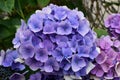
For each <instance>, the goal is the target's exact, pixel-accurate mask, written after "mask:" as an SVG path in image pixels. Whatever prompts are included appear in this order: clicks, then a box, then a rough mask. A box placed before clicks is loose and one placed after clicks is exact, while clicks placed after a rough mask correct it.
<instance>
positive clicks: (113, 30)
mask: <svg viewBox="0 0 120 80" xmlns="http://www.w3.org/2000/svg"><path fill="white" fill-rule="evenodd" d="M105 27H106V28H108V32H109V33H110V35H111V36H113V37H117V38H119V34H120V14H119V13H118V14H111V15H109V16H108V17H107V18H106V19H105Z"/></svg>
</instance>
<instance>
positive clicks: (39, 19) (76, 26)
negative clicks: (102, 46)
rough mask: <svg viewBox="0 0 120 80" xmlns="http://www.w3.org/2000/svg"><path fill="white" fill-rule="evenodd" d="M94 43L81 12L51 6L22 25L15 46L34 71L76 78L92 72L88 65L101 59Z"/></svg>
mask: <svg viewBox="0 0 120 80" xmlns="http://www.w3.org/2000/svg"><path fill="white" fill-rule="evenodd" d="M95 40H96V35H95V33H94V32H93V31H92V30H91V28H90V25H89V22H88V20H87V19H86V18H85V17H84V14H83V13H82V12H81V11H78V10H77V9H73V10H70V9H69V8H67V7H66V6H57V5H53V4H50V5H49V6H47V7H45V8H43V9H42V10H37V11H36V12H35V13H34V14H32V15H31V17H30V18H29V19H28V22H27V24H26V23H25V22H24V21H22V24H21V27H20V28H19V29H18V31H17V33H16V35H15V38H14V40H13V44H14V47H15V48H16V49H17V50H18V51H19V54H20V55H21V57H22V58H23V59H24V60H25V64H26V65H27V66H29V67H30V69H32V70H33V71H35V70H39V69H40V70H41V71H43V72H47V73H52V72H59V71H61V72H62V73H63V74H65V75H74V76H76V75H79V74H82V75H83V74H88V73H89V72H90V69H88V65H87V64H88V63H89V62H91V64H93V63H92V62H93V60H94V59H95V58H96V57H97V55H98V50H97V47H96V44H95ZM88 60H89V62H88ZM76 61H77V62H76ZM92 68H93V67H92ZM82 71H84V72H83V73H82ZM82 75H80V76H82Z"/></svg>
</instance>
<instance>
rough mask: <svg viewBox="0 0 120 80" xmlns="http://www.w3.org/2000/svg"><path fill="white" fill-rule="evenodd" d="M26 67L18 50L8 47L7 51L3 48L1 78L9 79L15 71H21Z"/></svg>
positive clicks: (2, 79)
mask: <svg viewBox="0 0 120 80" xmlns="http://www.w3.org/2000/svg"><path fill="white" fill-rule="evenodd" d="M24 69H25V66H24V65H23V64H22V60H20V57H19V54H18V52H17V51H16V50H11V49H8V50H7V51H6V52H5V51H4V50H1V52H0V80H8V79H10V76H11V75H12V74H13V73H14V72H20V71H22V70H24ZM10 80H15V79H10ZM20 80H21V79H20Z"/></svg>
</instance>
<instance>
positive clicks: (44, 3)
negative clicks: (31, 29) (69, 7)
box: [37, 0, 50, 7]
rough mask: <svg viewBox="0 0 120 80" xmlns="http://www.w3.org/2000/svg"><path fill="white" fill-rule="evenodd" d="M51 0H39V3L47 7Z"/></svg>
mask: <svg viewBox="0 0 120 80" xmlns="http://www.w3.org/2000/svg"><path fill="white" fill-rule="evenodd" d="M49 2H50V0H37V3H38V5H39V6H40V7H45V6H46V5H48V3H49Z"/></svg>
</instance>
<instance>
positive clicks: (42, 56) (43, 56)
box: [35, 48, 48, 62]
mask: <svg viewBox="0 0 120 80" xmlns="http://www.w3.org/2000/svg"><path fill="white" fill-rule="evenodd" d="M35 59H36V60H38V61H41V62H46V61H47V60H48V52H47V50H46V49H42V48H38V49H37V50H36V53H35Z"/></svg>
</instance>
